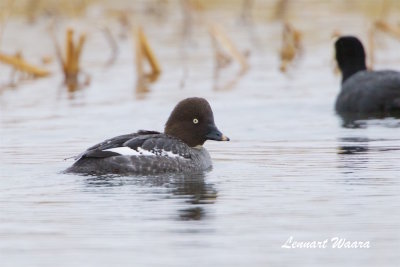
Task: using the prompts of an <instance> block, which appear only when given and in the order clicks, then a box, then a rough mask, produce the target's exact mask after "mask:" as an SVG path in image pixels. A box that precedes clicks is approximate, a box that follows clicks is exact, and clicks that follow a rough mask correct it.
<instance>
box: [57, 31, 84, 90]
mask: <svg viewBox="0 0 400 267" xmlns="http://www.w3.org/2000/svg"><path fill="white" fill-rule="evenodd" d="M52 37H53V41H54V44H55V48H56V55H57V58H58V60H59V62H60V64H61V66H62V70H63V72H64V79H65V80H64V82H65V85H66V86H67V88H68V91H69V92H74V91H76V90H77V89H79V87H80V84H79V81H78V76H79V74H80V72H81V69H80V66H79V62H80V57H81V54H82V49H83V45H84V44H85V41H86V35H85V34H81V35H80V36H79V40H78V42H77V43H76V44H75V43H74V30H73V29H70V28H69V29H67V32H66V38H65V57H63V55H62V52H61V49H60V46H59V45H58V43H57V40H56V38H55V36H54V34H52ZM87 79H88V77H87Z"/></svg>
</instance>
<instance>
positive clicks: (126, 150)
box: [103, 146, 183, 158]
mask: <svg viewBox="0 0 400 267" xmlns="http://www.w3.org/2000/svg"><path fill="white" fill-rule="evenodd" d="M103 151H111V152H115V153H118V154H120V155H121V156H163V157H170V158H183V157H182V156H181V155H179V154H175V153H173V152H172V151H165V150H160V151H157V152H152V151H149V150H146V149H143V148H141V147H138V148H137V150H134V149H132V148H130V147H127V146H122V147H114V148H109V149H105V150H103Z"/></svg>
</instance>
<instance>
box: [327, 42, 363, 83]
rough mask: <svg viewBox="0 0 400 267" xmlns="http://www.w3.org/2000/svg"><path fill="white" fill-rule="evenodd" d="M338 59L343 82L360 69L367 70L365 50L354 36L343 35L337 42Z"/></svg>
mask: <svg viewBox="0 0 400 267" xmlns="http://www.w3.org/2000/svg"><path fill="white" fill-rule="evenodd" d="M335 51H336V61H337V63H338V66H339V68H340V71H341V72H342V83H343V82H344V81H345V80H346V79H347V78H349V77H350V76H351V75H353V74H355V73H356V72H358V71H360V70H366V69H367V67H366V65H365V51H364V47H363V45H362V43H361V41H360V40H358V39H357V38H356V37H354V36H342V37H340V38H339V39H337V40H336V42H335Z"/></svg>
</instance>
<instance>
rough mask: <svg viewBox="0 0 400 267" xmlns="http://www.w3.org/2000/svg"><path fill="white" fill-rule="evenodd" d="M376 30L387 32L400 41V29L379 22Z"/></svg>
mask: <svg viewBox="0 0 400 267" xmlns="http://www.w3.org/2000/svg"><path fill="white" fill-rule="evenodd" d="M373 27H374V28H375V29H377V30H380V31H382V32H385V33H387V34H389V35H391V36H392V37H394V38H396V39H400V27H399V26H393V25H390V24H389V23H387V22H385V21H383V20H377V21H375V23H374V26H373Z"/></svg>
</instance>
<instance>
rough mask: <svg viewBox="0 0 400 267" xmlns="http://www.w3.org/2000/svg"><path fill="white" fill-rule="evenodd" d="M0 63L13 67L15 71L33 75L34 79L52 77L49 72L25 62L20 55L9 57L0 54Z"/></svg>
mask: <svg viewBox="0 0 400 267" xmlns="http://www.w3.org/2000/svg"><path fill="white" fill-rule="evenodd" d="M0 61H1V62H3V63H5V64H8V65H11V66H12V67H13V68H14V69H15V70H18V71H21V72H25V73H27V74H30V75H33V76H34V77H45V76H48V75H50V72H49V71H48V70H45V69H42V68H39V67H36V66H34V65H32V64H30V63H28V62H26V61H25V60H23V59H22V57H21V55H20V54H17V55H15V56H9V55H6V54H3V53H0Z"/></svg>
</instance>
